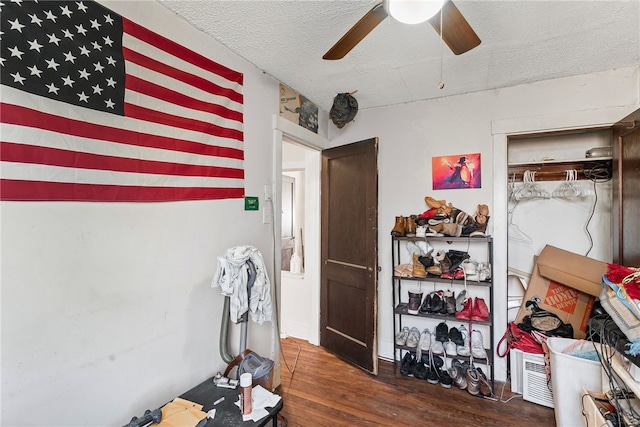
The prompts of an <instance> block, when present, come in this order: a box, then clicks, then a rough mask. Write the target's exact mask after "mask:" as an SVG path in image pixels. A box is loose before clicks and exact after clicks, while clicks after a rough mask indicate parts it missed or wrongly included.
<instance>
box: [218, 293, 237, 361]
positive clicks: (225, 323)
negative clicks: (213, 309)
mask: <svg viewBox="0 0 640 427" xmlns="http://www.w3.org/2000/svg"><path fill="white" fill-rule="evenodd" d="M230 304H231V300H230V297H224V307H223V308H222V322H221V325H220V357H222V360H224V361H225V363H231V361H232V360H233V358H234V357H233V356H232V355H231V354H229V350H228V348H227V334H228V331H229V305H230Z"/></svg>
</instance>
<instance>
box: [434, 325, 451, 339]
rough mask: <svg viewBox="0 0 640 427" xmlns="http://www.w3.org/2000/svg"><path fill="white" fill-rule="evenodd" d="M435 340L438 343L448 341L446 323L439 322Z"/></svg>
mask: <svg viewBox="0 0 640 427" xmlns="http://www.w3.org/2000/svg"><path fill="white" fill-rule="evenodd" d="M436 340H438V341H440V342H446V341H449V327H448V326H447V324H446V323H444V322H441V323H439V324H438V326H436Z"/></svg>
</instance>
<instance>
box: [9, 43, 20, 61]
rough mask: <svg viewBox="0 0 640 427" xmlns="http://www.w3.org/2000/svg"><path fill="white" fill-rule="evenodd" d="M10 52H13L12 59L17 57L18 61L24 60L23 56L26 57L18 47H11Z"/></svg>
mask: <svg viewBox="0 0 640 427" xmlns="http://www.w3.org/2000/svg"><path fill="white" fill-rule="evenodd" d="M9 52H11V56H12V57H13V56H17V57H18V59H22V55H24V52H22V51H21V50H20V49H18V46H14V47H10V48H9Z"/></svg>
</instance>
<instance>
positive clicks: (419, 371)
mask: <svg viewBox="0 0 640 427" xmlns="http://www.w3.org/2000/svg"><path fill="white" fill-rule="evenodd" d="M428 375H429V369H428V368H427V367H426V366H425V365H424V363H422V362H417V363H416V364H415V367H414V369H413V376H414V377H416V378H417V379H419V380H426V379H427V376H428Z"/></svg>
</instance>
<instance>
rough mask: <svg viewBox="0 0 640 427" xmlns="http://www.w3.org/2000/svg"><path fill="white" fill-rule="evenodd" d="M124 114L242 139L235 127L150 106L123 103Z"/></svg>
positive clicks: (146, 120)
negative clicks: (227, 126)
mask: <svg viewBox="0 0 640 427" xmlns="http://www.w3.org/2000/svg"><path fill="white" fill-rule="evenodd" d="M124 115H125V116H127V117H131V118H134V119H138V120H144V121H145V122H152V123H159V124H161V125H166V126H171V127H174V128H182V129H187V130H192V131H196V132H202V133H206V134H209V135H213V136H219V137H222V138H231V139H236V140H238V141H242V131H241V130H237V129H228V128H224V127H221V126H218V125H214V124H213V123H207V122H203V121H202V120H196V119H187V118H185V117H182V116H176V115H173V114H167V113H163V112H161V111H156V110H152V109H150V108H146V107H141V106H139V105H135V104H130V103H128V102H125V103H124Z"/></svg>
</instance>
